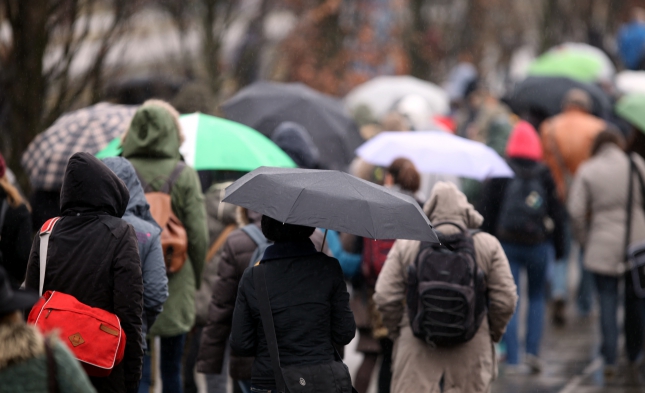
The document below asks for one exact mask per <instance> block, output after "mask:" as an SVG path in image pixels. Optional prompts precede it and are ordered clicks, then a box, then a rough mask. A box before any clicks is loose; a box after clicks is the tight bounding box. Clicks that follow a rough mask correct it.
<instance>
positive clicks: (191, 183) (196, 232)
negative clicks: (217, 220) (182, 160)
mask: <svg viewBox="0 0 645 393" xmlns="http://www.w3.org/2000/svg"><path fill="white" fill-rule="evenodd" d="M184 172H186V173H187V174H183V176H186V178H187V179H188V180H187V181H186V183H185V184H186V187H185V189H184V193H183V195H182V199H183V201H182V204H181V205H180V206H183V212H182V213H183V214H182V216H183V217H178V218H180V219H181V222H182V223H183V224H184V228H186V233H187V234H188V256H189V257H190V262H191V263H192V265H193V271H194V272H195V285H196V287H197V289H199V287H200V285H201V282H202V270H203V269H204V262H205V259H206V251H207V248H208V229H207V227H206V206H205V205H204V194H202V191H201V185H200V183H199V178H198V177H197V173H196V172H195V171H194V170H193V169H191V168H186V169H185V170H184Z"/></svg>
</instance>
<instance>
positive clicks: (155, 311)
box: [103, 157, 168, 349]
mask: <svg viewBox="0 0 645 393" xmlns="http://www.w3.org/2000/svg"><path fill="white" fill-rule="evenodd" d="M103 163H104V164H105V165H106V166H107V167H108V168H110V169H111V170H112V172H114V173H115V174H116V175H117V176H118V177H119V179H121V180H122V181H123V182H124V183H125V186H126V187H128V191H129V192H130V201H129V202H128V207H127V209H126V211H125V214H124V215H123V219H124V220H125V221H126V222H127V223H128V224H130V225H132V227H133V228H134V232H135V233H136V234H137V241H138V242H139V258H140V259H141V273H142V275H143V315H142V321H141V322H142V325H141V334H142V337H143V346H144V349H147V343H146V334H147V333H148V330H149V329H150V327H151V326H152V324H153V323H154V322H155V320H156V319H157V316H159V314H160V313H161V311H162V310H163V304H164V303H165V302H166V299H167V298H168V276H166V264H165V262H164V258H163V251H162V249H161V238H160V236H161V228H160V227H159V225H157V222H156V221H155V220H154V219H153V218H152V214H150V205H148V202H147V201H146V196H145V194H144V193H143V188H142V187H141V182H139V178H137V174H136V172H135V171H134V167H132V164H130V163H129V162H128V160H126V159H125V158H123V157H110V158H106V159H104V160H103Z"/></svg>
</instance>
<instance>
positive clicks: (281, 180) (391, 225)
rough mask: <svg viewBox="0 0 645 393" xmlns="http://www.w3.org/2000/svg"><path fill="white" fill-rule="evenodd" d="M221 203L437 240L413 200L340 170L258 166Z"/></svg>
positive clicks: (354, 229) (320, 224)
mask: <svg viewBox="0 0 645 393" xmlns="http://www.w3.org/2000/svg"><path fill="white" fill-rule="evenodd" d="M224 202H228V203H232V204H234V205H238V206H242V207H245V208H247V209H250V210H253V211H255V212H258V213H261V214H264V215H267V216H269V217H271V218H274V219H276V220H278V221H282V222H286V223H290V224H298V225H307V226H311V227H317V228H325V229H333V230H336V231H339V232H344V233H351V234H354V235H358V236H363V237H367V238H371V239H412V240H421V241H431V242H437V243H438V240H437V235H436V234H435V233H434V231H433V230H432V225H431V224H430V221H429V220H428V218H427V217H426V215H425V214H424V213H423V211H422V210H421V208H420V207H419V204H418V203H417V202H416V201H415V200H414V199H413V198H411V197H409V196H407V195H402V194H400V193H397V192H396V191H392V190H388V189H387V188H385V187H382V186H379V185H376V184H373V183H370V182H367V181H365V180H361V179H359V178H357V177H354V176H352V175H348V174H346V173H343V172H339V171H326V170H311V169H292V168H271V167H261V168H258V169H256V170H254V171H253V172H250V173H247V174H246V175H244V176H242V177H241V178H240V179H239V180H237V181H236V182H235V183H233V184H232V185H230V186H229V187H228V188H227V189H226V197H225V198H224Z"/></svg>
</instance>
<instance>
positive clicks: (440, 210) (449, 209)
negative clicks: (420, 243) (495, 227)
mask: <svg viewBox="0 0 645 393" xmlns="http://www.w3.org/2000/svg"><path fill="white" fill-rule="evenodd" d="M423 211H424V212H425V213H426V215H427V216H428V219H430V222H431V223H432V225H433V226H434V225H436V224H438V223H440V222H454V223H456V224H461V225H463V226H465V227H466V228H468V229H476V228H479V227H480V226H481V225H482V223H483V222H484V218H483V217H482V215H481V214H479V213H478V212H477V210H475V208H474V207H473V205H471V204H470V203H468V199H467V198H466V195H464V193H463V192H461V191H459V189H458V188H457V186H455V185H454V184H452V183H448V182H443V181H440V182H437V184H435V186H434V188H433V189H432V193H431V194H430V199H428V201H427V202H426V204H425V205H424V206H423Z"/></svg>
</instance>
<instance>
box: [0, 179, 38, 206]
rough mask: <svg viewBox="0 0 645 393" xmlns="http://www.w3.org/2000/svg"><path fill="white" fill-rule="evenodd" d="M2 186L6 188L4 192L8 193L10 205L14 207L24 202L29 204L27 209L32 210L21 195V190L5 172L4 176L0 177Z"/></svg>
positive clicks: (0, 185)
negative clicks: (10, 180)
mask: <svg viewBox="0 0 645 393" xmlns="http://www.w3.org/2000/svg"><path fill="white" fill-rule="evenodd" d="M0 187H2V189H3V190H4V192H6V193H7V200H8V201H9V205H10V206H11V207H13V208H16V207H18V206H20V205H22V204H24V205H26V206H27V209H29V210H31V208H30V207H29V204H28V203H27V202H25V200H24V199H23V198H22V195H20V191H18V189H17V188H16V187H14V185H13V184H11V182H9V178H8V177H7V174H6V173H5V174H4V176H2V177H0Z"/></svg>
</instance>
